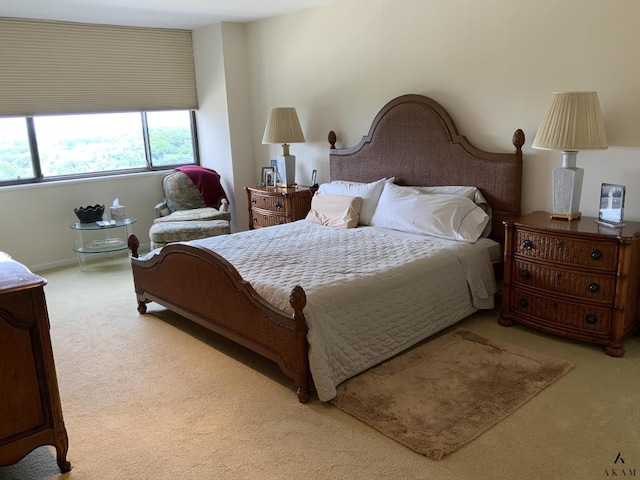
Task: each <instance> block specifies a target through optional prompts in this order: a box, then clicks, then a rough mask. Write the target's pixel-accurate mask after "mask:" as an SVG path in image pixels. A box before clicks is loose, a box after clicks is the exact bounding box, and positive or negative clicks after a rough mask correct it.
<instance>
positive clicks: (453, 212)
mask: <svg viewBox="0 0 640 480" xmlns="http://www.w3.org/2000/svg"><path fill="white" fill-rule="evenodd" d="M488 222H489V216H488V215H487V214H486V213H485V212H484V210H482V208H480V207H479V206H478V205H476V204H475V203H474V202H473V201H471V200H470V199H469V198H467V197H464V196H456V195H443V194H437V193H424V192H421V191H420V190H419V187H401V186H398V185H395V184H393V183H387V184H385V186H384V190H383V191H382V194H381V195H380V199H379V201H378V206H377V208H376V211H375V213H374V214H373V218H372V219H371V226H374V227H382V228H389V229H392V230H401V231H404V232H409V233H419V234H424V235H433V236H435V237H440V238H446V239H449V240H457V241H460V242H469V243H472V242H475V241H476V240H478V238H480V236H481V235H482V232H483V230H484V228H485V227H486V225H487V223H488Z"/></svg>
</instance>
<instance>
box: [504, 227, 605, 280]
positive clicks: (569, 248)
mask: <svg viewBox="0 0 640 480" xmlns="http://www.w3.org/2000/svg"><path fill="white" fill-rule="evenodd" d="M514 252H515V254H516V255H522V256H526V257H532V258H535V259H538V260H547V261H552V262H559V263H564V264H567V265H573V266H576V267H589V268H593V269H597V270H604V271H608V272H614V271H615V270H616V266H617V265H616V262H617V253H618V244H617V242H616V241H615V239H613V240H612V241H610V242H608V241H602V240H600V239H599V240H598V241H595V240H594V241H589V240H583V239H578V238H569V237H563V236H554V235H545V234H543V233H537V232H531V231H528V230H521V229H518V230H517V231H516V236H515V245H514Z"/></svg>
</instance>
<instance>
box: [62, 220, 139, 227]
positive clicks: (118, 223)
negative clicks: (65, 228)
mask: <svg viewBox="0 0 640 480" xmlns="http://www.w3.org/2000/svg"><path fill="white" fill-rule="evenodd" d="M137 221H138V220H137V219H136V218H125V219H123V220H116V221H115V223H109V224H106V225H98V223H97V222H91V223H80V222H74V223H72V224H71V225H69V227H70V228H73V229H74V230H104V229H107V228H117V227H126V226H128V225H132V224H134V223H136V222H137ZM112 222H113V220H112ZM105 223H106V221H105Z"/></svg>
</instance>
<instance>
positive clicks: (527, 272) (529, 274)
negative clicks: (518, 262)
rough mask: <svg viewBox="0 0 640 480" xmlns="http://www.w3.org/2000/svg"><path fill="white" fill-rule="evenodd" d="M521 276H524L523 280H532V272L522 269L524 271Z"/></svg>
mask: <svg viewBox="0 0 640 480" xmlns="http://www.w3.org/2000/svg"><path fill="white" fill-rule="evenodd" d="M520 275H521V276H522V278H531V272H530V271H529V270H527V269H526V268H523V269H522V271H521V272H520Z"/></svg>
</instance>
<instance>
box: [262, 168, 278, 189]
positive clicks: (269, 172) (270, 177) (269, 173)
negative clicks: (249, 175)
mask: <svg viewBox="0 0 640 480" xmlns="http://www.w3.org/2000/svg"><path fill="white" fill-rule="evenodd" d="M262 181H263V182H264V186H265V187H275V186H276V172H275V170H274V169H273V168H272V167H262Z"/></svg>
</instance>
